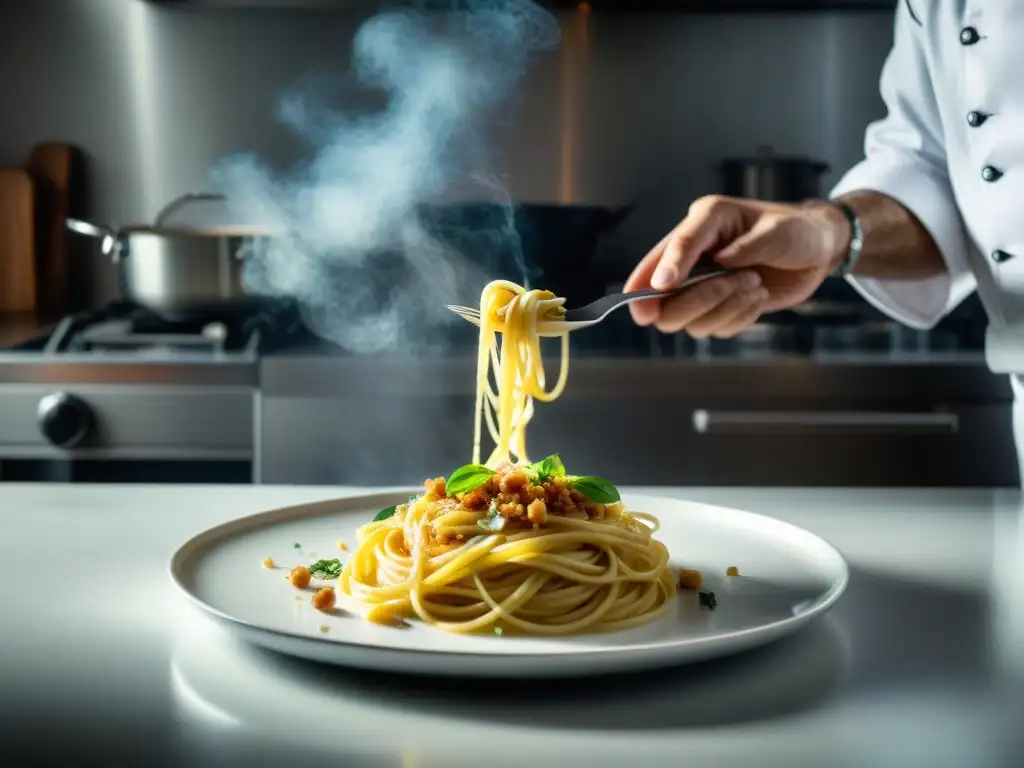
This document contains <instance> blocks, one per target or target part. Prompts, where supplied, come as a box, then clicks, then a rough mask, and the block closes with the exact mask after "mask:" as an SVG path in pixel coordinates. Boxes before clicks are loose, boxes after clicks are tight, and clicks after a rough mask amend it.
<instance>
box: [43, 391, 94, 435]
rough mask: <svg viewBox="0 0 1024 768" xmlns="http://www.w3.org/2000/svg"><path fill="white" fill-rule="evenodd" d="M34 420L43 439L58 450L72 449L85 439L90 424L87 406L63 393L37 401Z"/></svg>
mask: <svg viewBox="0 0 1024 768" xmlns="http://www.w3.org/2000/svg"><path fill="white" fill-rule="evenodd" d="M36 419H37V421H38V423H39V431H40V432H42V433H43V437H45V438H46V439H47V440H49V441H50V443H52V444H53V445H55V446H57V447H58V448H74V447H75V446H76V445H78V444H79V443H80V442H82V440H83V439H84V438H85V436H86V434H87V433H88V432H89V426H90V424H91V422H92V413H91V411H90V410H89V406H88V405H86V404H85V403H84V402H83V401H82V400H79V399H78V398H77V397H75V396H73V395H69V394H67V393H65V392H55V393H53V394H52V395H47V396H46V397H44V398H43V399H42V400H40V401H39V410H38V411H37V415H36Z"/></svg>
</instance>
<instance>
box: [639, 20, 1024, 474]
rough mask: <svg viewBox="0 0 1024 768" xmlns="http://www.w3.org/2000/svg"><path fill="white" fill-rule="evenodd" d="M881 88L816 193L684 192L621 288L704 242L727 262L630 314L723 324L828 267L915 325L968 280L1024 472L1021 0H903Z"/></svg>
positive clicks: (667, 324) (655, 282)
mask: <svg viewBox="0 0 1024 768" xmlns="http://www.w3.org/2000/svg"><path fill="white" fill-rule="evenodd" d="M880 88H881V94H882V98H883V100H884V101H885V105H886V109H887V115H886V117H885V118H883V119H882V120H880V121H878V122H876V123H873V124H872V125H870V126H869V127H868V129H867V134H866V137H865V154H866V156H865V159H864V160H862V161H861V162H860V164H859V165H856V166H854V167H853V168H852V169H851V170H850V171H848V172H847V173H846V175H845V176H844V177H843V178H842V179H841V180H840V182H839V184H838V185H837V186H836V188H835V189H834V190H832V192H831V194H830V196H829V199H828V200H827V201H810V202H806V203H802V204H778V203H768V202H761V201H755V200H746V199H738V198H723V197H705V198H702V199H700V200H698V201H696V202H695V203H694V204H693V205H692V206H691V207H690V210H689V212H688V213H687V215H686V218H684V219H683V220H682V221H681V222H680V223H679V225H678V226H676V228H675V229H673V230H672V231H671V232H670V233H669V234H668V235H666V236H665V238H664V239H663V240H662V241H661V242H660V243H658V245H657V246H655V248H654V249H653V250H652V251H651V252H650V253H649V254H647V256H646V257H644V259H643V260H642V261H641V262H640V264H639V265H637V267H636V269H635V270H634V271H633V274H632V276H631V277H630V279H629V281H628V283H627V285H626V289H627V290H635V289H639V288H646V287H649V286H653V287H654V288H658V289H664V288H669V287H671V286H672V285H674V284H675V283H677V282H678V281H679V280H681V279H682V278H683V277H685V276H686V274H687V273H688V272H689V271H690V269H691V268H692V267H693V265H694V263H695V261H696V260H697V259H698V258H699V257H701V256H702V255H704V254H707V253H714V254H715V256H714V258H715V259H716V260H717V261H718V262H720V263H721V264H722V265H724V266H727V267H729V268H731V269H734V270H735V272H734V273H733V274H730V275H729V276H728V277H722V278H716V279H714V280H709V281H707V282H704V283H700V284H698V285H696V286H694V287H693V288H691V289H689V290H688V291H687V292H686V293H685V294H683V295H681V296H679V297H677V298H674V299H671V300H668V301H665V302H657V301H648V302H643V303H639V304H634V305H633V306H632V307H631V311H632V312H633V317H634V319H635V320H636V322H637V323H639V324H641V325H653V326H655V327H657V328H659V329H660V330H662V331H665V332H676V331H687V332H688V333H690V334H691V335H693V336H696V337H707V336H713V337H719V338H721V337H728V336H732V335H735V334H736V333H738V332H740V331H741V330H743V329H744V328H746V327H747V326H749V325H751V324H752V323H754V322H755V321H756V320H757V318H758V317H759V316H760V315H761V314H762V313H765V312H771V311H774V310H779V309H784V308H787V307H791V306H793V305H795V304H798V303H800V302H802V301H804V300H805V299H807V298H808V297H809V296H810V295H811V294H812V293H813V292H814V290H815V289H816V288H817V287H818V286H819V285H820V284H821V282H822V281H823V280H824V279H825V278H826V277H827V276H828V275H830V274H833V273H837V272H838V273H839V274H842V275H845V276H846V279H848V280H849V281H850V282H851V283H852V284H853V285H854V286H855V287H856V289H857V290H858V291H859V292H860V293H861V294H862V295H863V296H864V297H865V298H866V299H867V300H868V301H869V302H870V303H872V304H873V305H875V306H876V307H878V308H879V309H881V310H882V311H883V312H886V313H887V314H888V315H890V316H891V317H893V318H894V319H896V320H898V321H900V322H902V323H904V324H906V325H908V326H911V327H913V328H918V329H922V330H925V329H929V328H931V327H933V326H934V325H935V324H936V323H937V322H938V321H939V320H941V319H942V317H943V316H945V315H946V314H947V313H948V312H950V311H951V310H952V309H954V308H955V307H956V306H957V305H958V304H959V303H960V302H961V301H963V299H964V298H965V297H967V296H968V295H969V294H970V293H971V292H972V291H975V290H977V291H978V293H979V296H980V298H981V300H982V303H983V304H984V306H985V309H986V311H987V313H988V316H989V330H988V338H987V343H986V347H987V355H988V360H989V365H990V367H992V369H993V370H995V371H997V372H1000V373H1010V374H1015V375H1013V376H1012V382H1013V386H1014V390H1015V393H1016V405H1015V407H1014V431H1015V435H1016V441H1017V447H1018V458H1019V459H1021V464H1022V476H1024V379H1022V378H1021V376H1020V374H1024V354H1022V352H1024V331H1022V329H1024V2H1022V1H1021V0H987V2H986V1H985V0H948V1H947V0H943V1H942V2H935V1H934V0H900V3H899V6H898V8H897V12H896V30H895V41H894V43H893V47H892V50H891V51H890V53H889V56H888V58H887V59H886V62H885V66H884V68H883V70H882V76H881V86H880Z"/></svg>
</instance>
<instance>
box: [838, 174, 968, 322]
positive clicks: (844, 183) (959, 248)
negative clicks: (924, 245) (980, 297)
mask: <svg viewBox="0 0 1024 768" xmlns="http://www.w3.org/2000/svg"><path fill="white" fill-rule="evenodd" d="M859 189H869V190H873V191H875V192H880V193H882V194H883V195H888V196H889V197H891V198H893V199H894V200H897V201H898V202H899V203H900V204H902V205H903V206H905V207H906V208H907V209H908V210H909V211H912V212H913V213H914V215H915V216H917V218H918V219H919V220H920V222H921V224H922V225H923V226H924V228H925V229H927V230H928V232H929V234H931V236H932V238H933V239H934V240H935V244H936V245H937V246H938V248H939V252H940V253H941V254H942V258H943V260H944V261H945V262H946V268H947V269H948V271H949V274H947V275H940V276H938V277H933V278H928V279H925V280H879V279H875V278H864V277H849V278H847V279H848V280H849V282H850V284H851V285H852V286H853V287H854V288H855V289H856V290H857V292H858V293H860V294H861V295H862V296H863V297H864V298H865V299H866V300H867V301H868V302H869V303H870V304H872V305H873V306H875V307H876V308H877V309H879V310H881V311H882V312H884V313H885V314H887V315H889V316H890V317H892V318H893V319H894V320H897V321H899V322H901V323H903V324H904V325H908V326H910V327H911V328H916V329H918V330H928V329H929V328H932V327H934V326H935V324H936V323H938V322H939V320H941V319H942V318H943V317H945V316H946V315H947V314H948V313H949V312H950V311H951V310H952V309H953V308H954V307H956V306H957V305H958V304H959V303H960V302H961V301H963V300H964V299H965V298H967V296H968V295H969V294H970V293H971V292H972V291H973V290H974V289H975V288H976V283H975V280H974V275H973V273H972V272H971V268H970V265H969V264H968V262H967V247H968V245H967V238H966V235H965V233H964V229H963V224H962V221H961V218H960V212H959V211H958V210H957V208H956V204H955V203H954V201H953V196H952V193H951V191H950V189H949V184H948V182H947V181H946V180H945V179H939V178H936V177H935V175H933V174H932V173H930V172H929V170H927V169H923V168H921V166H919V165H911V164H908V163H906V162H902V163H900V162H898V161H897V162H895V163H893V164H891V165H886V166H885V167H881V164H880V163H879V162H878V161H876V160H874V159H872V160H867V161H864V162H862V163H860V164H859V165H857V166H854V168H852V169H851V170H850V171H849V173H847V174H846V175H845V176H844V177H843V178H842V179H841V180H840V181H839V183H838V184H837V185H836V186H835V188H834V189H833V190H832V192H831V193H830V196H831V197H838V196H839V195H843V194H846V193H848V192H853V191H855V190H859Z"/></svg>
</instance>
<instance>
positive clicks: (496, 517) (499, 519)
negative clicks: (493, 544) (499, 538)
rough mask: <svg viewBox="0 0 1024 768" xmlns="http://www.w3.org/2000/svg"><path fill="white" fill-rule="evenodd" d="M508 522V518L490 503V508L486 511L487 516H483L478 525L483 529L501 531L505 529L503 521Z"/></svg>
mask: <svg viewBox="0 0 1024 768" xmlns="http://www.w3.org/2000/svg"><path fill="white" fill-rule="evenodd" d="M507 522H508V518H507V517H505V516H504V515H503V514H501V512H500V511H499V510H498V507H497V505H496V504H493V503H492V504H491V508H490V509H489V510H488V511H487V517H485V518H483V519H482V520H481V521H480V522H479V523H478V525H479V526H480V527H481V528H483V529H484V530H485V531H494V532H495V533H497V532H498V531H502V530H504V529H505V523H507Z"/></svg>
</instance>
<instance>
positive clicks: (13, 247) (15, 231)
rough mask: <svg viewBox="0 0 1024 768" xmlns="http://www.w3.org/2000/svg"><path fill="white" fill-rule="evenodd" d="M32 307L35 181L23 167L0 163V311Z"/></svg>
mask: <svg viewBox="0 0 1024 768" xmlns="http://www.w3.org/2000/svg"><path fill="white" fill-rule="evenodd" d="M35 309H36V269H35V185H34V184H33V182H32V177H31V176H30V175H29V173H28V171H26V170H24V169H23V168H12V167H0V312H32V311H34V310H35Z"/></svg>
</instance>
